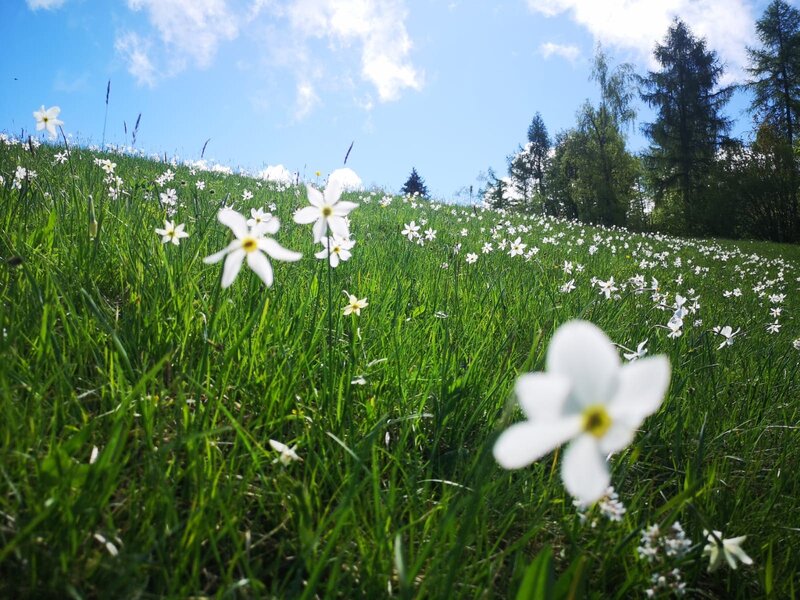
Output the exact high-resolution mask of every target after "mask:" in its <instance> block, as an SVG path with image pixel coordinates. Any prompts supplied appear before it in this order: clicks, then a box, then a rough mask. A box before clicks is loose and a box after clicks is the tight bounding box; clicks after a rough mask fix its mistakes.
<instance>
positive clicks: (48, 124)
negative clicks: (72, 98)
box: [33, 104, 64, 138]
mask: <svg viewBox="0 0 800 600" xmlns="http://www.w3.org/2000/svg"><path fill="white" fill-rule="evenodd" d="M60 112H61V109H60V108H59V107H58V106H51V107H50V108H48V109H47V110H45V108H44V104H42V108H41V109H40V110H35V111H33V118H34V119H36V131H41V130H42V129H47V133H49V134H50V137H51V138H55V137H56V127H58V126H59V125H63V124H64V121H61V120H59V119H58V118H57V117H58V115H59V113H60Z"/></svg>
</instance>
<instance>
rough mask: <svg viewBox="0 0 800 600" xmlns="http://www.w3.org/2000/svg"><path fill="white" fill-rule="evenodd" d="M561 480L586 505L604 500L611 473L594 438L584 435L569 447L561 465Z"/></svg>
mask: <svg viewBox="0 0 800 600" xmlns="http://www.w3.org/2000/svg"><path fill="white" fill-rule="evenodd" d="M561 479H562V480H563V481H564V487H566V488H567V491H568V492H569V493H570V494H571V495H572V496H574V497H575V499H576V500H578V501H579V502H581V503H582V504H593V503H594V502H596V501H597V500H599V499H600V498H602V497H603V494H605V492H606V489H608V486H609V484H610V483H611V474H610V473H609V472H608V465H607V464H606V461H605V458H604V457H603V455H602V453H601V452H600V448H599V447H598V444H597V439H596V438H595V437H594V436H593V435H591V434H583V435H581V436H579V437H578V438H577V439H576V440H575V441H573V442H572V443H571V444H570V445H569V447H567V449H566V451H565V452H564V458H563V460H562V462H561Z"/></svg>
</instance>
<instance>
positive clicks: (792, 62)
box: [747, 0, 800, 146]
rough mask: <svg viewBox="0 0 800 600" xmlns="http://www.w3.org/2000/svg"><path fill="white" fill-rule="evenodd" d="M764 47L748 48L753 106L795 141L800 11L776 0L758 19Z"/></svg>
mask: <svg viewBox="0 0 800 600" xmlns="http://www.w3.org/2000/svg"><path fill="white" fill-rule="evenodd" d="M756 32H757V34H758V39H759V41H760V42H761V48H748V49H747V53H748V55H749V57H750V67H749V68H748V71H749V72H750V75H751V76H752V77H753V79H752V80H751V81H750V82H749V84H748V85H749V87H750V89H751V90H752V91H753V101H752V103H751V106H750V107H751V109H752V110H753V112H755V113H757V114H759V115H760V116H761V117H762V120H764V121H767V122H768V123H769V124H770V125H772V126H773V127H774V128H775V129H776V130H777V131H778V132H780V133H781V134H782V135H783V136H784V137H785V138H786V140H787V142H788V143H789V145H790V146H791V145H792V144H794V141H795V139H796V138H797V127H798V123H800V11H798V10H797V9H796V8H794V7H792V6H790V5H789V4H787V3H786V2H785V1H784V0H773V2H772V3H771V4H770V5H769V6H768V7H767V9H766V10H765V11H764V14H763V15H762V17H761V18H760V19H759V20H758V21H757V22H756Z"/></svg>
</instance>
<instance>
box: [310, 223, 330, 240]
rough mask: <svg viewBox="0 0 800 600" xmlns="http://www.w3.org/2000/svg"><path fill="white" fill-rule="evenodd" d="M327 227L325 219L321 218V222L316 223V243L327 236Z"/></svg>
mask: <svg viewBox="0 0 800 600" xmlns="http://www.w3.org/2000/svg"><path fill="white" fill-rule="evenodd" d="M326 227H327V220H326V219H325V218H323V217H320V218H319V220H318V221H317V222H316V223H314V228H313V229H312V231H313V232H314V241H315V242H319V241H321V240H322V238H323V236H324V235H325V229H326Z"/></svg>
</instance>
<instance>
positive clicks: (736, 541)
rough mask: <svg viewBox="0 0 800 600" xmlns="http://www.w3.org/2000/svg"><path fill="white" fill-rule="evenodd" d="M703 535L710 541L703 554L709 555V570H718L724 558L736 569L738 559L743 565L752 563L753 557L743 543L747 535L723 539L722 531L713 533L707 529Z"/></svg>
mask: <svg viewBox="0 0 800 600" xmlns="http://www.w3.org/2000/svg"><path fill="white" fill-rule="evenodd" d="M703 537H705V538H706V541H707V542H708V543H707V544H706V545H705V547H704V548H703V556H708V559H709V562H708V572H709V573H710V572H712V571H716V570H717V569H718V568H719V567H720V565H722V559H723V558H724V559H725V561H726V562H727V563H728V566H729V567H730V568H731V569H736V566H737V565H736V559H739V561H740V562H741V563H742V564H743V565H752V564H753V559H752V558H750V557H749V556H747V554H746V553H745V551H744V550H742V548H741V545H742V542H744V541H745V540H746V539H747V536H746V535H742V536H739V537H735V538H730V539H727V540H725V539H723V538H722V532H721V531H714V535H711V534H710V533H709V532H708V531H707V530H706V529H704V530H703Z"/></svg>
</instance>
